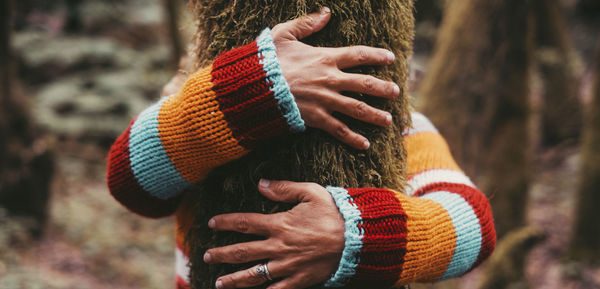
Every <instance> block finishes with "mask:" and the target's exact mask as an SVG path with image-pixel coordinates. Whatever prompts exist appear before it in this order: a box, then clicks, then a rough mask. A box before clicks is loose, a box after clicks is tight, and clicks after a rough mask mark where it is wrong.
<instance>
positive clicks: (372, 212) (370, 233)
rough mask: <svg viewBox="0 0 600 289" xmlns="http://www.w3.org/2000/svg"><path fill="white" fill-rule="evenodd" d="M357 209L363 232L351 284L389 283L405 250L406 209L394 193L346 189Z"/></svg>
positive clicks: (392, 282) (396, 273) (387, 284)
mask: <svg viewBox="0 0 600 289" xmlns="http://www.w3.org/2000/svg"><path fill="white" fill-rule="evenodd" d="M348 194H349V195H350V196H352V198H353V201H354V203H355V204H356V206H357V208H358V210H359V211H360V212H361V218H362V222H361V224H360V225H359V229H360V230H362V231H363V232H364V235H363V246H362V249H361V252H360V264H359V265H358V267H357V270H356V275H355V276H354V278H353V280H352V281H351V285H352V287H355V286H356V287H359V286H362V287H365V286H366V287H389V286H391V285H393V284H394V283H395V282H396V281H397V280H398V278H399V276H400V273H401V272H402V265H403V263H404V255H405V254H406V236H407V231H406V213H405V212H404V210H403V209H402V205H401V203H400V201H399V200H398V198H397V197H396V196H395V193H394V192H392V191H389V190H385V189H348Z"/></svg>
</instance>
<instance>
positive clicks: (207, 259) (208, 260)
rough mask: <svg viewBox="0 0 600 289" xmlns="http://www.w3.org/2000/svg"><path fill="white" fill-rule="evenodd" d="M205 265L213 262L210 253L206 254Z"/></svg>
mask: <svg viewBox="0 0 600 289" xmlns="http://www.w3.org/2000/svg"><path fill="white" fill-rule="evenodd" d="M203 259H204V263H208V262H210V261H212V257H211V256H210V254H209V253H208V252H206V253H204V257H203Z"/></svg>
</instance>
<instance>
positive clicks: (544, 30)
mask: <svg viewBox="0 0 600 289" xmlns="http://www.w3.org/2000/svg"><path fill="white" fill-rule="evenodd" d="M534 3H535V9H534V10H533V11H535V20H536V23H535V26H536V35H535V36H536V44H537V49H538V53H537V61H538V68H539V73H540V76H541V78H542V81H543V87H544V90H543V101H542V109H541V128H542V135H541V145H542V146H544V147H550V146H554V145H557V144H560V143H562V142H564V141H569V140H570V141H575V140H577V139H578V138H579V134H580V132H581V124H582V111H581V106H580V102H579V98H578V88H579V87H578V77H577V75H576V72H575V68H574V67H575V63H576V58H577V55H576V54H575V51H574V50H573V47H572V46H571V41H570V39H569V36H568V33H567V29H566V26H565V20H564V19H563V16H562V14H561V11H560V8H559V3H557V1H556V0H535V1H534Z"/></svg>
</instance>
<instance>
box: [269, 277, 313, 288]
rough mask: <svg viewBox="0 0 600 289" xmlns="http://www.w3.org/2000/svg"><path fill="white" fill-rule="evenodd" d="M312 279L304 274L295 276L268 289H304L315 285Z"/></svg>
mask: <svg viewBox="0 0 600 289" xmlns="http://www.w3.org/2000/svg"><path fill="white" fill-rule="evenodd" d="M312 279H313V278H310V277H309V276H306V275H304V274H295V275H293V276H290V277H288V278H285V279H283V280H281V281H279V282H277V283H275V284H272V285H271V286H269V287H267V289H302V288H306V287H309V286H311V285H314V284H315V283H314V282H313V281H312Z"/></svg>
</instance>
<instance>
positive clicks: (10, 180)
mask: <svg viewBox="0 0 600 289" xmlns="http://www.w3.org/2000/svg"><path fill="white" fill-rule="evenodd" d="M11 4H12V1H2V2H1V3H0V29H1V31H0V93H1V94H0V206H3V207H5V208H6V209H7V210H8V211H9V213H11V214H13V215H20V216H25V217H31V218H33V220H34V221H35V224H34V225H33V227H32V228H31V229H32V233H34V234H35V235H39V233H41V228H42V225H43V223H44V221H45V219H46V205H47V201H48V195H49V183H50V177H51V175H52V158H51V154H50V153H49V152H48V151H47V149H46V147H45V145H44V142H43V141H39V140H37V139H36V138H35V137H34V135H33V130H32V127H31V124H30V120H29V115H28V112H27V109H26V106H25V102H24V99H23V97H22V94H21V93H19V92H18V91H17V89H16V85H15V83H14V78H13V76H14V74H15V73H14V64H13V61H12V57H11V55H12V53H11V45H10V39H11V11H12V6H11Z"/></svg>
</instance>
